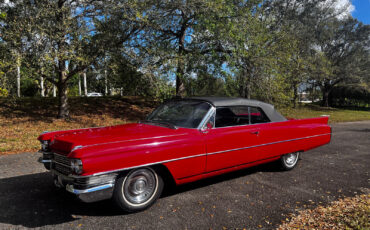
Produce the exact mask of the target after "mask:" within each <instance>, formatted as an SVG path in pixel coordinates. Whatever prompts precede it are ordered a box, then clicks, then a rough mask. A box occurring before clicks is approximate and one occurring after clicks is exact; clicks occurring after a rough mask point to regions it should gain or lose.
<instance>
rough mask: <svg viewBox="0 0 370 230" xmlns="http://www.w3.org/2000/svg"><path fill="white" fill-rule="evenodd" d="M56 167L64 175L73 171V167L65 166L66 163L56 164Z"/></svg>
mask: <svg viewBox="0 0 370 230" xmlns="http://www.w3.org/2000/svg"><path fill="white" fill-rule="evenodd" d="M54 169H55V170H56V171H58V172H60V173H62V174H64V175H69V174H71V173H72V170H71V168H69V167H65V166H64V165H60V164H54Z"/></svg>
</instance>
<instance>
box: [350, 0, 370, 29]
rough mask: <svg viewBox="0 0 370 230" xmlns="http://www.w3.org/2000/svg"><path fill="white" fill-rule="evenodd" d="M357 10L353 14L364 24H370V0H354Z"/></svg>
mask: <svg viewBox="0 0 370 230" xmlns="http://www.w3.org/2000/svg"><path fill="white" fill-rule="evenodd" d="M352 5H354V6H355V10H354V11H353V12H352V16H353V17H354V18H357V20H359V21H361V22H362V23H364V24H368V25H369V24H370V0H352Z"/></svg>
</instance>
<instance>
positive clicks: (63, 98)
mask: <svg viewBox="0 0 370 230" xmlns="http://www.w3.org/2000/svg"><path fill="white" fill-rule="evenodd" d="M59 70H60V72H59V80H58V102H59V111H58V118H63V119H65V118H69V108H68V96H67V94H68V87H67V72H66V66H65V61H61V62H59Z"/></svg>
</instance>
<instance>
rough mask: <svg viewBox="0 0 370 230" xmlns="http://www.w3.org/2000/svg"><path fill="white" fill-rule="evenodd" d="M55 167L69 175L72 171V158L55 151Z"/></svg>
mask: <svg viewBox="0 0 370 230" xmlns="http://www.w3.org/2000/svg"><path fill="white" fill-rule="evenodd" d="M53 168H54V169H55V170H56V171H58V172H60V173H62V174H64V175H69V174H71V173H72V170H71V160H70V159H69V158H68V157H66V156H63V155H59V154H55V153H54V167H53Z"/></svg>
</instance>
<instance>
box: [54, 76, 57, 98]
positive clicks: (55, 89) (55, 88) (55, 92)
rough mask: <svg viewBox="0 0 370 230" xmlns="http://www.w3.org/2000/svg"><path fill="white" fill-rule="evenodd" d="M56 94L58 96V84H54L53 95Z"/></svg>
mask: <svg viewBox="0 0 370 230" xmlns="http://www.w3.org/2000/svg"><path fill="white" fill-rule="evenodd" d="M53 80H55V78H54V77H53ZM56 96H57V86H56V85H55V84H53V97H56Z"/></svg>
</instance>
